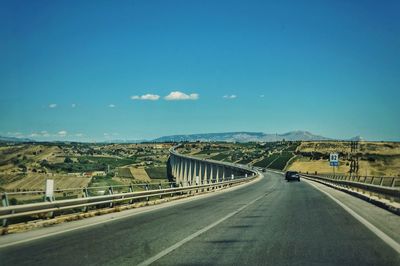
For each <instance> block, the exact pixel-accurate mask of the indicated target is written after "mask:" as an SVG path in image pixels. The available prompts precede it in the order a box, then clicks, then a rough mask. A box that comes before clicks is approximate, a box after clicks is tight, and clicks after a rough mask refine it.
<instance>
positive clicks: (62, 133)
mask: <svg viewBox="0 0 400 266" xmlns="http://www.w3.org/2000/svg"><path fill="white" fill-rule="evenodd" d="M57 134H58V135H59V136H60V137H65V136H66V135H67V131H65V130H61V131H58V133H57Z"/></svg>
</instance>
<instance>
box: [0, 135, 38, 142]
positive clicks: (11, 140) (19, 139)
mask: <svg viewBox="0 0 400 266" xmlns="http://www.w3.org/2000/svg"><path fill="white" fill-rule="evenodd" d="M33 141H34V140H32V139H27V138H15V137H3V136H0V142H33Z"/></svg>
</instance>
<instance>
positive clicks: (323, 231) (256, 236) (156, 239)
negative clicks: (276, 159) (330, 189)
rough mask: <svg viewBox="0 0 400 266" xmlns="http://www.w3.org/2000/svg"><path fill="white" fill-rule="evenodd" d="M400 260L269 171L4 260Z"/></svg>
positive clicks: (31, 245)
mask: <svg viewBox="0 0 400 266" xmlns="http://www.w3.org/2000/svg"><path fill="white" fill-rule="evenodd" d="M143 262H145V263H144V264H147V263H153V264H154V265H216V264H218V265H400V255H399V254H398V253H397V252H396V251H394V250H393V249H392V248H391V247H389V246H388V245H387V244H386V243H384V242H383V241H382V240H381V239H380V238H378V237H377V236H376V235H375V234H373V233H372V232H371V231H370V230H369V229H367V228H366V227H365V226H364V225H362V224H361V223H360V222H358V221H357V220H356V219H354V218H353V217H352V216H351V215H350V214H348V213H347V212H346V211H345V210H344V209H343V208H342V207H340V206H339V205H338V204H336V203H335V202H334V201H332V200H331V199H330V198H328V197H327V196H326V195H325V194H323V193H321V192H320V191H318V190H316V189H315V188H313V187H312V186H310V185H308V184H306V182H290V183H288V182H285V181H284V180H283V177H282V176H281V175H279V174H272V173H268V174H267V175H266V177H264V178H263V179H261V180H260V181H258V182H256V183H253V184H251V185H248V186H245V187H242V188H239V189H236V190H233V191H229V192H225V193H218V194H216V195H215V196H212V197H206V198H201V199H198V200H192V201H189V202H186V203H183V204H179V205H175V206H171V207H167V208H161V209H158V210H155V211H151V212H147V213H141V214H138V215H134V216H130V217H126V218H123V219H119V220H116V221H110V222H107V223H103V224H100V225H94V226H91V227H87V228H84V229H79V230H76V231H71V232H66V233H63V234H59V235H55V236H50V237H46V238H42V239H38V240H34V241H30V242H26V243H22V244H18V245H14V246H9V247H4V248H0V265H137V264H140V263H143Z"/></svg>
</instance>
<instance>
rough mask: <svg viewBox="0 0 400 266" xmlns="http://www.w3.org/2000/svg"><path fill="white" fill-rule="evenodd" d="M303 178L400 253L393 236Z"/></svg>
mask: <svg viewBox="0 0 400 266" xmlns="http://www.w3.org/2000/svg"><path fill="white" fill-rule="evenodd" d="M303 180H305V181H306V183H307V184H309V185H311V186H313V187H314V188H315V189H317V190H319V191H320V192H322V193H324V194H325V195H327V196H328V197H329V198H330V199H331V200H333V201H334V202H336V203H337V204H338V205H339V206H340V207H342V208H343V209H344V210H345V211H347V212H348V213H349V214H350V215H351V216H353V217H354V218H356V219H357V220H358V221H359V222H361V223H362V224H363V225H364V226H365V227H367V228H368V229H369V230H370V231H371V232H372V233H374V234H375V235H377V236H378V237H379V238H380V239H381V240H383V241H384V242H385V243H386V244H387V245H389V246H390V247H391V248H393V249H394V250H395V251H396V252H397V253H398V254H400V244H399V243H397V242H396V241H395V240H394V239H393V238H391V237H390V236H388V235H387V234H385V233H384V232H382V231H381V230H379V228H377V227H376V226H375V225H373V224H371V223H370V222H368V221H367V220H366V219H365V218H363V217H361V216H360V215H359V214H357V213H356V212H355V211H353V210H352V209H350V208H349V207H348V206H346V205H345V204H344V203H343V202H341V201H339V200H338V199H336V198H335V197H333V196H332V195H331V194H329V193H328V192H326V191H323V190H322V189H320V188H319V187H317V186H316V185H315V184H313V183H311V181H309V180H306V179H304V178H303Z"/></svg>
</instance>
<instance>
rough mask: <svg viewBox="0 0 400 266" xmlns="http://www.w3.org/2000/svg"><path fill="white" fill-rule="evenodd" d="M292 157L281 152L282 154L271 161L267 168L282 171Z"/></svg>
mask: <svg viewBox="0 0 400 266" xmlns="http://www.w3.org/2000/svg"><path fill="white" fill-rule="evenodd" d="M292 157H293V153H291V152H282V154H281V155H280V156H279V157H278V159H276V160H275V161H273V162H272V163H271V164H270V165H269V168H272V169H276V170H283V169H284V168H285V166H286V163H287V162H288V161H289V160H290V159H291V158H292Z"/></svg>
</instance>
